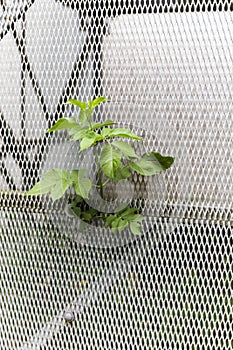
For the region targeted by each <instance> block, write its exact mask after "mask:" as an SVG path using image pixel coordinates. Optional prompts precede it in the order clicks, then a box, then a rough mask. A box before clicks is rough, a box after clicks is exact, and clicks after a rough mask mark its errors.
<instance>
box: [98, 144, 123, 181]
mask: <svg viewBox="0 0 233 350" xmlns="http://www.w3.org/2000/svg"><path fill="white" fill-rule="evenodd" d="M120 165H121V153H120V152H119V151H117V150H115V149H114V148H112V147H111V145H109V144H108V145H105V146H103V148H102V152H101V155H100V167H101V169H102V171H103V173H104V174H105V175H106V176H108V177H109V178H110V179H113V178H114V176H115V172H116V169H117V168H118V167H119V166H120Z"/></svg>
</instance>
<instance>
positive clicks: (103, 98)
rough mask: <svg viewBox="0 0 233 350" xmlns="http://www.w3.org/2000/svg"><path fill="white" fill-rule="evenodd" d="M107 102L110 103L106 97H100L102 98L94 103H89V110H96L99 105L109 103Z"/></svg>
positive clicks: (96, 99) (98, 98) (93, 101)
mask: <svg viewBox="0 0 233 350" xmlns="http://www.w3.org/2000/svg"><path fill="white" fill-rule="evenodd" d="M107 101H108V99H107V98H106V97H103V96H100V97H97V98H95V99H94V100H92V101H89V102H88V106H89V108H91V109H94V108H95V107H97V106H98V105H99V104H101V103H103V102H107Z"/></svg>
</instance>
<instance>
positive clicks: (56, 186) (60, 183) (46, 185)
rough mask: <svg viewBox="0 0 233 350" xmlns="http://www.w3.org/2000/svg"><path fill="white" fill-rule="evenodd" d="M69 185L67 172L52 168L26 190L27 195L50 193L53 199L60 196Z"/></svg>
mask: <svg viewBox="0 0 233 350" xmlns="http://www.w3.org/2000/svg"><path fill="white" fill-rule="evenodd" d="M70 185H71V180H70V178H69V174H68V172H67V171H66V170H63V169H52V170H49V171H48V172H47V173H45V174H44V175H42V179H41V180H40V181H39V182H38V183H36V184H35V186H33V187H32V189H31V190H30V191H29V192H27V195H40V194H45V193H50V195H51V198H52V199H53V201H55V200H57V199H59V198H61V197H62V196H63V195H64V193H65V192H66V190H67V189H68V188H69V186H70Z"/></svg>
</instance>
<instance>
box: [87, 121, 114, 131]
mask: <svg viewBox="0 0 233 350" xmlns="http://www.w3.org/2000/svg"><path fill="white" fill-rule="evenodd" d="M115 124H117V123H115V122H113V121H112V120H106V121H105V122H103V123H93V124H92V127H91V129H92V130H96V129H100V128H103V127H104V126H110V125H115ZM108 130H111V129H108Z"/></svg>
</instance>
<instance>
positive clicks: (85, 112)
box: [79, 109, 92, 124]
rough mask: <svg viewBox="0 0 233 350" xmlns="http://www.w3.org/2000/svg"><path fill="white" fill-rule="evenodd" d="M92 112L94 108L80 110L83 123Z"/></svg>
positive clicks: (80, 119) (80, 118)
mask: <svg viewBox="0 0 233 350" xmlns="http://www.w3.org/2000/svg"><path fill="white" fill-rule="evenodd" d="M91 114H92V110H91V109H86V110H85V111H83V110H82V111H80V113H79V121H80V123H81V124H85V123H86V121H87V120H88V119H89V117H90V116H91Z"/></svg>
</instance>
